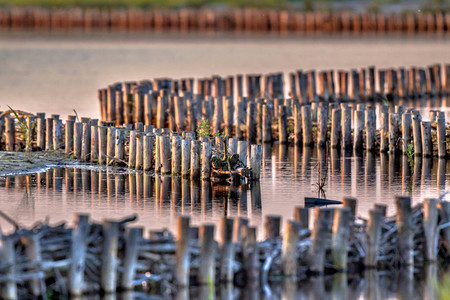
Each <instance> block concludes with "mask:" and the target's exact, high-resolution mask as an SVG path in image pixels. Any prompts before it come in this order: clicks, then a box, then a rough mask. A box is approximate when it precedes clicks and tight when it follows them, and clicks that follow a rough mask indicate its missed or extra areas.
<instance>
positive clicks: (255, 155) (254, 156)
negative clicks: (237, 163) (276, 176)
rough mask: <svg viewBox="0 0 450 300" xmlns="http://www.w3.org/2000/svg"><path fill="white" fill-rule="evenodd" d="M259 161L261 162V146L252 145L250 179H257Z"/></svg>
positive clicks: (259, 168)
mask: <svg viewBox="0 0 450 300" xmlns="http://www.w3.org/2000/svg"><path fill="white" fill-rule="evenodd" d="M261 162H262V146H261V145H252V147H251V157H250V168H251V169H252V179H253V180H258V179H259V177H260V175H261Z"/></svg>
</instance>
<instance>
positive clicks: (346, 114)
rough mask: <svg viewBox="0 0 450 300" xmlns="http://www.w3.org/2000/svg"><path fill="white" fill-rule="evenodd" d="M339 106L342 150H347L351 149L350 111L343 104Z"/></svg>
mask: <svg viewBox="0 0 450 300" xmlns="http://www.w3.org/2000/svg"><path fill="white" fill-rule="evenodd" d="M341 105H342V109H341V111H342V115H341V132H342V148H343V149H345V150H348V149H351V147H352V114H351V112H352V110H351V108H350V107H349V106H346V105H344V104H341Z"/></svg>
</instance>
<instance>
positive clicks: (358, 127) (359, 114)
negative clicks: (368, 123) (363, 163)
mask: <svg viewBox="0 0 450 300" xmlns="http://www.w3.org/2000/svg"><path fill="white" fill-rule="evenodd" d="M363 129H364V111H362V110H356V111H355V129H354V133H353V136H354V144H353V148H354V149H355V151H361V150H362V149H363V139H364V137H363Z"/></svg>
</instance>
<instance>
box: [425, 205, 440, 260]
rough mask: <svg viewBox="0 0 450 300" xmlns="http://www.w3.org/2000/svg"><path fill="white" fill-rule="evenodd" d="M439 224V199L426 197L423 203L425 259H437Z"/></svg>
mask: <svg viewBox="0 0 450 300" xmlns="http://www.w3.org/2000/svg"><path fill="white" fill-rule="evenodd" d="M437 225H438V207H437V199H430V198H427V199H424V203H423V230H424V233H425V249H424V250H425V253H424V254H425V259H426V260H427V261H436V257H437V250H438V249H437V245H435V240H436V234H437V232H436V227H437Z"/></svg>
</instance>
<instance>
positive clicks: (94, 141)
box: [66, 121, 99, 163]
mask: <svg viewBox="0 0 450 300" xmlns="http://www.w3.org/2000/svg"><path fill="white" fill-rule="evenodd" d="M67 122H68V121H67ZM71 122H72V124H73V121H71ZM66 129H67V128H66ZM66 132H67V131H66ZM72 135H73V125H72ZM72 140H73V136H72ZM72 147H73V143H72ZM98 151H99V137H98V126H97V125H91V162H95V163H98Z"/></svg>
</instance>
